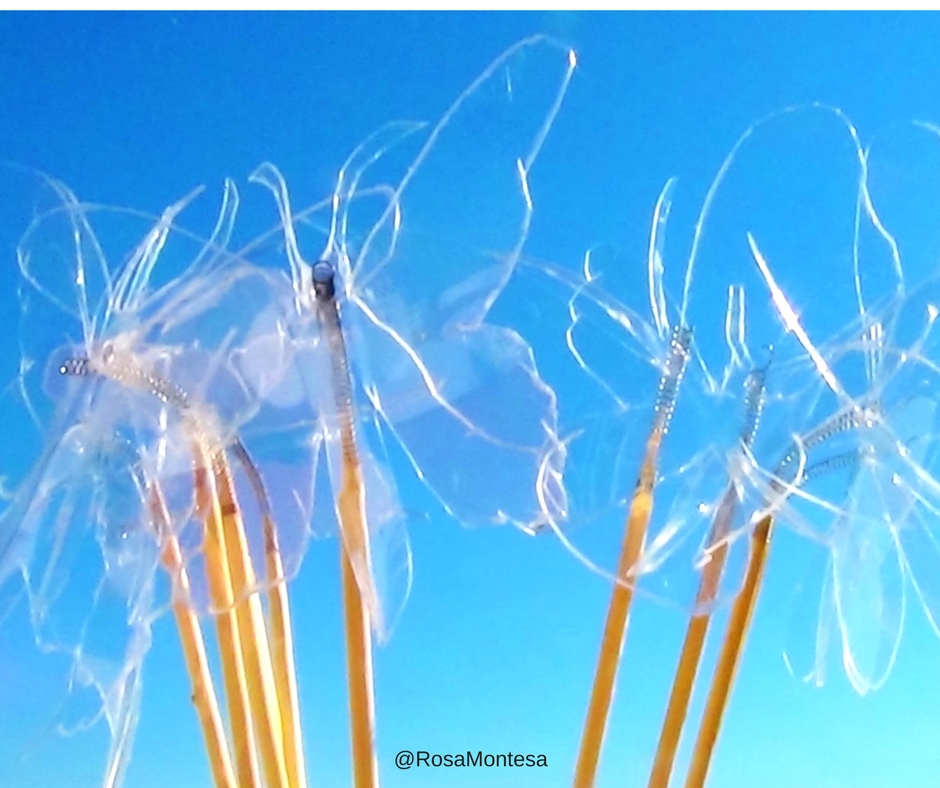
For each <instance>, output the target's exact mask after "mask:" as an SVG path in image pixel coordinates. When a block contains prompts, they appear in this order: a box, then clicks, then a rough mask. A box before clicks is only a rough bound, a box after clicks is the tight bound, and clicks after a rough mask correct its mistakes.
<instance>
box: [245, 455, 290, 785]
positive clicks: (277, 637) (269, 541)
mask: <svg viewBox="0 0 940 788" xmlns="http://www.w3.org/2000/svg"><path fill="white" fill-rule="evenodd" d="M232 449H233V451H234V453H235V456H236V457H237V458H238V460H239V462H240V463H241V465H242V468H243V469H244V471H245V474H246V475H247V476H248V481H249V482H250V484H251V486H252V489H253V490H254V493H255V499H256V500H257V502H258V507H259V509H260V510H261V519H262V522H263V527H264V555H265V570H266V572H267V583H268V610H267V612H268V625H269V627H270V648H271V664H272V668H273V670H274V685H275V689H276V690H277V705H278V709H279V711H280V720H281V736H282V738H283V742H284V764H285V767H286V769H287V779H288V782H289V784H290V788H306V786H307V777H306V767H305V764H304V750H303V736H302V733H301V727H300V700H299V697H298V692H297V671H296V667H295V665H294V634H293V628H292V627H291V616H290V604H289V601H288V595H287V582H286V580H285V578H284V563H283V560H282V558H281V549H280V546H279V544H278V538H277V525H276V524H275V522H274V516H273V514H272V512H271V501H270V499H269V498H268V492H267V490H266V489H265V487H264V481H263V480H262V478H261V474H260V473H259V472H258V468H257V467H256V466H255V464H254V462H253V461H252V459H251V457H250V456H249V454H248V451H247V450H246V449H245V447H244V445H242V443H241V442H238V441H236V443H235V445H234V446H233V447H232Z"/></svg>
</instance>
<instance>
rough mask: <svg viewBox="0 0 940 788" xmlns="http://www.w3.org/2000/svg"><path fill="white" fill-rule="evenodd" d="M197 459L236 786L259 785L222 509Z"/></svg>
mask: <svg viewBox="0 0 940 788" xmlns="http://www.w3.org/2000/svg"><path fill="white" fill-rule="evenodd" d="M197 459H198V460H199V464H198V466H197V469H196V490H197V498H198V500H199V501H200V503H201V504H203V505H204V506H203V505H201V506H200V509H202V508H205V511H206V521H205V526H206V527H205V536H204V540H203V552H204V553H205V560H206V575H207V579H208V584H209V596H210V598H211V600H212V604H213V605H214V606H215V608H216V614H215V622H216V631H217V634H218V637H219V654H220V657H221V661H222V676H223V679H224V682H225V695H226V700H227V702H228V710H229V720H230V723H231V726H232V744H233V746H234V748H235V769H236V774H237V775H238V787H239V788H260V785H261V783H260V779H259V775H258V762H257V760H256V755H255V741H254V733H253V731H252V728H251V717H250V712H249V701H248V684H247V680H246V677H245V665H244V661H243V657H242V650H241V648H240V646H239V632H238V621H237V619H236V616H235V599H234V597H233V595H232V579H231V576H230V574H229V560H228V557H227V549H226V544H225V530H224V528H223V526H222V510H221V506H220V504H219V497H218V495H217V494H216V492H215V479H214V477H212V476H211V475H210V474H208V473H207V472H206V467H207V466H206V463H205V460H206V459H208V458H207V457H205V455H204V454H202V452H201V451H199V450H197Z"/></svg>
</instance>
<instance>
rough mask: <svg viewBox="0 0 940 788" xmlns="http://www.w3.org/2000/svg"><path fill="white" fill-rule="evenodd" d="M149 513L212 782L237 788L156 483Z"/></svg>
mask: <svg viewBox="0 0 940 788" xmlns="http://www.w3.org/2000/svg"><path fill="white" fill-rule="evenodd" d="M150 510H151V513H152V515H153V518H154V522H155V523H156V525H157V531H158V534H159V538H160V541H161V542H162V545H163V550H162V553H161V558H162V561H163V565H164V567H165V568H166V570H167V571H168V572H169V574H170V577H172V578H173V615H174V617H175V618H176V625H177V628H178V629H179V633H180V640H181V641H182V644H183V654H184V656H185V658H186V668H187V670H188V672H189V677H190V680H191V681H192V685H193V703H194V704H195V706H196V713H197V714H198V716H199V722H200V724H201V726H202V735H203V738H204V739H205V742H206V753H207V754H208V756H209V766H210V768H211V769H212V779H213V782H214V783H215V786H216V788H236V783H235V771H234V769H233V768H232V758H231V755H230V753H229V750H228V744H227V742H226V740H225V726H224V725H223V723H222V715H221V713H220V712H219V701H218V697H217V695H216V692H215V685H214V684H213V681H212V674H211V672H210V671H209V659H208V657H207V655H206V644H205V640H204V639H203V636H202V627H201V626H200V624H199V617H198V616H197V615H196V613H195V611H194V610H193V609H192V607H190V605H189V603H188V602H187V599H188V597H189V589H190V585H189V575H188V574H187V572H186V567H185V566H184V565H183V556H182V553H181V551H180V544H179V540H178V539H177V538H176V536H175V535H174V534H173V533H171V532H170V530H169V522H170V516H169V512H168V511H167V506H166V500H165V499H164V497H163V493H162V491H161V490H160V487H159V485H158V484H157V483H156V482H154V483H153V484H152V485H151V487H150Z"/></svg>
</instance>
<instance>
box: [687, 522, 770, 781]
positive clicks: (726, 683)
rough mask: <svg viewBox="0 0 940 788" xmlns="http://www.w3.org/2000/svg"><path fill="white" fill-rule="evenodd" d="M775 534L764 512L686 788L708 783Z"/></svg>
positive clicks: (726, 635) (720, 657)
mask: <svg viewBox="0 0 940 788" xmlns="http://www.w3.org/2000/svg"><path fill="white" fill-rule="evenodd" d="M772 533H773V517H772V516H771V515H765V516H764V517H763V518H761V520H760V522H758V523H757V526H756V527H755V528H754V532H753V534H752V535H751V555H750V558H749V559H748V565H747V573H746V574H745V576H744V586H743V587H742V589H741V593H740V594H738V598H737V599H735V601H734V605H733V606H732V608H731V616H730V618H729V619H728V631H727V632H726V633H725V640H724V643H723V644H722V646H721V654H720V655H719V657H718V664H717V665H716V666H715V675H714V678H713V679H712V686H711V689H710V690H709V692H708V700H707V701H706V703H705V712H704V714H703V715H702V725H701V727H700V728H699V732H698V738H697V739H696V741H695V749H694V750H693V752H692V764H691V766H690V767H689V773H688V776H687V777H686V781H685V788H702V786H704V785H705V779H706V777H707V776H708V767H709V765H710V763H711V759H712V753H713V752H714V749H715V743H716V742H717V741H718V731H719V729H720V728H721V720H722V717H723V716H724V712H725V708H726V707H727V705H728V697H729V696H730V695H731V685H732V683H733V682H734V676H735V672H736V671H737V667H738V662H739V661H740V658H741V652H742V650H743V648H744V641H745V638H746V637H747V632H748V628H749V627H750V623H751V616H752V615H753V613H754V607H755V605H756V604H757V596H758V594H759V593H760V587H761V581H762V579H763V576H764V567H765V566H766V564H767V553H768V550H769V548H770V539H771V536H772Z"/></svg>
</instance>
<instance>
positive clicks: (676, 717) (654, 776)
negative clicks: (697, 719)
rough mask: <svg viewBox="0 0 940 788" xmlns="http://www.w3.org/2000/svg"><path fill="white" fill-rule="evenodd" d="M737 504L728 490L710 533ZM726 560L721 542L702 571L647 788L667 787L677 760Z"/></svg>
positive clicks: (723, 529) (719, 528)
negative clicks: (677, 752) (710, 606)
mask: <svg viewBox="0 0 940 788" xmlns="http://www.w3.org/2000/svg"><path fill="white" fill-rule="evenodd" d="M736 505H737V497H736V495H735V492H734V490H733V489H729V490H728V492H727V493H726V495H725V498H724V499H723V501H722V503H721V506H720V507H719V510H718V513H717V514H716V515H715V523H714V527H713V528H712V533H713V534H720V533H722V532H727V530H728V524H729V521H730V518H731V514H732V511H733V508H734V507H735V506H736ZM727 557H728V545H727V542H721V543H720V544H719V545H718V547H717V548H715V550H714V551H713V552H712V553H711V555H710V556H709V561H708V563H707V564H705V566H704V567H703V569H702V576H701V579H700V580H699V587H698V592H697V593H696V597H695V603H696V608H697V610H698V611H700V612H696V613H694V614H693V615H692V617H691V618H690V619H689V626H688V629H687V630H686V633H685V641H684V642H683V644H682V652H681V654H680V656H679V665H678V666H677V667H676V677H675V679H674V680H673V683H672V692H671V693H670V695H669V705H668V706H667V708H666V717H665V719H664V720H663V727H662V731H661V732H660V736H659V745H658V746H657V748H656V759H655V760H654V762H653V770H652V772H651V773H650V780H649V786H648V788H668V785H669V778H670V776H671V775H672V767H673V765H674V764H675V760H676V751H677V750H678V748H679V738H680V737H681V735H682V728H683V726H684V724H685V718H686V715H687V714H688V711H689V701H690V699H691V697H692V688H693V687H694V685H695V677H696V674H697V673H698V667H699V664H700V663H701V660H702V651H703V650H704V648H705V637H706V635H707V634H708V625H709V623H710V622H711V611H709V610H707V607H706V606H707V605H710V604H711V603H712V602H714V601H715V598H716V597H717V595H718V585H719V583H720V582H721V575H722V572H723V571H724V567H725V561H726V560H727Z"/></svg>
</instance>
